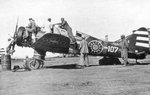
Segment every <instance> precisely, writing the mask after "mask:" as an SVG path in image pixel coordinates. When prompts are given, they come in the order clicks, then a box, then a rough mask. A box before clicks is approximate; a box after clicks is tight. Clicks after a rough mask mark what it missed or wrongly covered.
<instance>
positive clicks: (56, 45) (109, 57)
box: [14, 26, 150, 69]
mask: <svg viewBox="0 0 150 95" xmlns="http://www.w3.org/2000/svg"><path fill="white" fill-rule="evenodd" d="M25 31H26V30H25V27H22V26H20V27H19V28H18V29H16V31H15V33H14V39H15V42H16V45H17V46H21V47H31V48H33V49H34V50H35V54H34V58H33V60H32V61H31V62H29V64H28V66H29V67H30V68H31V69H38V68H40V67H42V66H43V63H44V61H43V60H44V58H45V54H46V52H55V53H63V54H80V53H79V51H80V50H79V48H78V47H79V42H80V41H81V38H82V37H83V36H84V37H86V41H87V42H88V47H89V55H92V56H104V57H103V58H102V59H101V60H100V61H99V64H100V65H102V64H106V63H108V62H109V63H114V64H120V61H119V59H118V58H120V57H121V52H120V47H119V46H118V45H115V44H119V43H120V41H121V40H120V39H119V40H117V41H114V42H110V41H105V40H102V39H98V38H95V37H93V36H90V35H88V34H85V33H82V32H79V31H77V32H76V36H74V38H75V39H76V41H75V43H71V41H70V38H69V36H68V35H67V33H65V32H66V31H65V30H64V29H60V31H59V33H58V32H57V33H55V31H54V33H44V32H42V31H41V29H40V27H37V29H36V31H35V34H36V36H37V39H36V41H35V42H32V37H31V36H29V37H28V38H27V39H24V37H23V36H24V33H25ZM148 33H149V32H148V30H147V29H146V28H144V27H142V28H140V29H138V30H134V32H133V33H132V34H131V35H129V36H127V37H126V39H127V41H128V44H129V52H128V57H129V58H133V59H136V60H137V59H144V58H145V57H146V55H147V54H148V53H149V52H150V51H149V39H148Z"/></svg>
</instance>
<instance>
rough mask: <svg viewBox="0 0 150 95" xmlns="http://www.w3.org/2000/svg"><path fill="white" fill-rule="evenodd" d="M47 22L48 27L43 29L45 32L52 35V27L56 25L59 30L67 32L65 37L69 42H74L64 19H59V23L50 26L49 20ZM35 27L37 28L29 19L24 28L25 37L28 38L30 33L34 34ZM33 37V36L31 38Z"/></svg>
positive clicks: (32, 20)
mask: <svg viewBox="0 0 150 95" xmlns="http://www.w3.org/2000/svg"><path fill="white" fill-rule="evenodd" d="M48 22H49V25H47V26H46V27H44V28H45V30H46V32H48V33H54V27H55V25H58V26H59V28H61V29H64V30H66V31H67V36H68V37H69V38H70V40H71V42H74V41H75V38H74V36H73V33H72V28H71V27H70V26H69V24H68V22H67V21H66V20H65V19H64V18H61V22H60V23H56V24H51V18H48ZM36 27H37V25H36V23H35V20H34V19H32V18H29V25H28V26H27V27H26V35H27V36H26V37H28V36H29V34H30V33H32V34H36V32H37V31H36ZM34 36H35V35H33V37H34Z"/></svg>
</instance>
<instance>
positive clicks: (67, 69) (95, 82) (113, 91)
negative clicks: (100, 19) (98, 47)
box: [0, 57, 150, 95]
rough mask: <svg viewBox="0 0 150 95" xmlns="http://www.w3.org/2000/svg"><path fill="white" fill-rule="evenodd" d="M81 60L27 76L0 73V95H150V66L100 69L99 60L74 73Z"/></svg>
mask: <svg viewBox="0 0 150 95" xmlns="http://www.w3.org/2000/svg"><path fill="white" fill-rule="evenodd" d="M78 60H79V59H78V58H55V59H51V61H46V64H45V66H44V68H42V69H39V70H32V71H25V72H22V71H19V72H11V71H2V69H0V95H150V65H149V64H141V65H130V66H127V67H124V66H122V65H103V66H99V65H98V57H96V58H90V65H91V66H90V67H86V68H84V69H75V65H72V64H76V63H77V62H78ZM130 62H131V61H130ZM16 64H18V65H20V66H22V64H23V62H20V61H19V62H14V61H13V62H12V66H13V65H16Z"/></svg>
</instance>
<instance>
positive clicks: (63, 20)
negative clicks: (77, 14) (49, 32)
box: [54, 18, 75, 43]
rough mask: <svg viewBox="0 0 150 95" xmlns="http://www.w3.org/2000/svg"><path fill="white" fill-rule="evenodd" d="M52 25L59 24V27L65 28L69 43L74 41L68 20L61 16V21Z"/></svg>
mask: <svg viewBox="0 0 150 95" xmlns="http://www.w3.org/2000/svg"><path fill="white" fill-rule="evenodd" d="M54 25H60V28H62V29H65V30H66V31H67V34H68V36H69V38H70V40H71V43H74V42H75V38H74V36H73V33H72V28H71V27H70V26H69V24H68V22H67V21H66V20H65V19H64V18H61V23H56V24H54Z"/></svg>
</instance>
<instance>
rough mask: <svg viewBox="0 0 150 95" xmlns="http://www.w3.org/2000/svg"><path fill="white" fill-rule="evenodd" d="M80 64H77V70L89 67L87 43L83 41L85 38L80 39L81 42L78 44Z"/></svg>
mask: <svg viewBox="0 0 150 95" xmlns="http://www.w3.org/2000/svg"><path fill="white" fill-rule="evenodd" d="M79 49H80V62H79V66H80V67H79V68H83V67H84V66H86V67H88V66H89V59H88V53H89V50H88V43H87V41H86V40H85V37H83V38H82V41H81V43H80V47H79Z"/></svg>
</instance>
